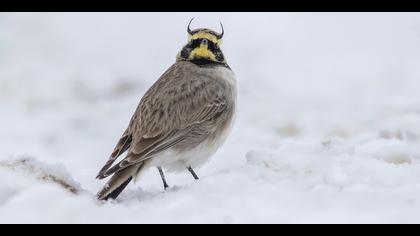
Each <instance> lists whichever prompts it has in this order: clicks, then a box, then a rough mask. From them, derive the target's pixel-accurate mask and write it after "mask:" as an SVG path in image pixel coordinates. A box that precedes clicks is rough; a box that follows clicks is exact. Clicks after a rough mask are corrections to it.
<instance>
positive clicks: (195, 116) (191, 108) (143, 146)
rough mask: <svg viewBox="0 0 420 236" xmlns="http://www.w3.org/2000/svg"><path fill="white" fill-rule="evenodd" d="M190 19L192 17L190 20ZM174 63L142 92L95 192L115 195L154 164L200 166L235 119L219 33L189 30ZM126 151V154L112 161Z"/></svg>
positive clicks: (233, 83)
mask: <svg viewBox="0 0 420 236" xmlns="http://www.w3.org/2000/svg"><path fill="white" fill-rule="evenodd" d="M191 21H192V20H191ZM191 21H190V23H189V24H188V28H187V31H188V43H187V44H186V45H185V46H184V47H183V48H182V50H181V51H180V52H179V53H178V55H177V57H176V62H175V64H173V65H172V66H171V67H170V68H169V69H168V70H167V71H166V72H165V73H164V74H163V75H162V76H161V77H160V78H159V80H157V81H156V82H155V83H154V84H153V85H152V87H151V88H150V89H149V90H148V91H147V92H146V93H145V95H144V96H143V98H142V99H141V101H140V104H139V105H138V107H137V110H136V111H135V113H134V115H133V117H132V118H131V121H130V123H129V125H128V128H127V129H126V130H125V132H124V134H123V135H122V137H121V139H120V140H119V141H118V143H117V145H116V147H115V149H114V151H113V153H112V154H111V157H110V158H109V160H108V161H107V163H106V164H105V166H104V167H103V168H102V169H101V171H100V172H99V174H98V176H97V178H99V179H103V178H106V177H108V176H111V175H112V177H111V179H110V180H109V181H108V182H107V183H106V185H105V186H104V187H103V189H102V190H100V191H99V193H98V198H99V199H100V200H107V199H109V198H111V199H115V198H117V197H118V195H119V194H120V193H121V192H122V190H123V189H124V188H125V187H126V186H127V185H128V184H129V182H130V181H131V180H132V179H133V178H136V177H137V176H138V175H140V174H141V172H143V171H145V170H146V169H148V168H150V167H157V168H158V170H159V173H160V175H161V177H162V181H163V184H164V187H165V189H166V188H167V187H168V185H167V183H166V180H165V176H164V173H163V169H164V170H166V171H183V170H188V171H189V172H191V174H192V175H193V177H194V178H195V179H196V180H197V179H198V176H197V174H196V173H195V172H194V170H193V168H197V167H200V166H201V165H203V164H204V163H205V162H206V161H207V160H208V159H209V158H210V157H211V156H212V155H213V154H214V153H215V152H216V150H217V149H218V148H219V147H220V146H221V145H222V143H223V142H224V141H225V139H226V137H227V135H228V133H229V131H230V129H231V127H232V123H233V120H234V116H235V108H236V79H235V75H234V73H233V72H232V70H231V69H230V67H229V66H228V64H227V62H226V59H225V57H224V55H223V53H222V51H221V49H220V44H221V43H222V37H223V34H224V30H223V25H222V24H220V25H221V27H222V33H220V34H219V33H216V32H215V31H213V30H210V29H204V28H201V29H196V30H191V29H190V25H191ZM126 151H127V154H126V157H125V158H124V159H122V160H121V161H119V162H118V163H117V164H115V165H113V163H114V162H115V161H116V159H117V158H118V157H119V156H120V155H121V154H123V153H124V152H126Z"/></svg>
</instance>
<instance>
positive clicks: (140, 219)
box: [0, 13, 420, 223]
mask: <svg viewBox="0 0 420 236" xmlns="http://www.w3.org/2000/svg"><path fill="white" fill-rule="evenodd" d="M192 17H196V19H195V21H194V22H193V24H192V27H193V28H198V27H208V28H213V29H215V30H217V31H219V30H220V28H219V21H222V22H223V25H224V27H225V37H224V43H223V45H222V50H223V51H224V54H225V55H226V57H227V60H228V63H229V64H230V66H231V67H232V69H233V70H234V71H235V73H236V74H237V77H238V83H239V114H238V116H237V120H236V124H235V126H234V129H233V131H232V134H231V135H230V137H229V138H228V140H227V143H226V144H225V145H224V146H223V148H222V149H220V150H219V151H218V152H217V154H216V155H215V156H214V158H213V159H212V160H211V161H210V162H209V163H208V164H207V165H205V166H204V167H203V168H201V169H200V170H198V171H197V172H198V174H199V175H200V177H201V180H200V181H199V182H195V181H194V180H193V179H192V178H191V176H189V173H187V172H185V174H168V175H167V178H168V182H169V184H170V185H171V189H169V190H168V191H167V192H164V191H163V189H162V185H161V182H160V177H159V174H158V172H157V171H156V170H150V171H149V172H147V173H146V174H145V176H144V177H143V178H142V179H140V180H139V182H138V183H137V184H131V185H130V186H129V187H128V189H127V191H126V192H124V193H123V194H122V196H121V199H119V200H118V201H117V202H112V203H105V204H100V203H98V202H97V201H96V200H95V198H94V194H95V193H96V192H97V191H98V189H99V188H100V187H102V185H103V184H104V181H98V180H96V179H95V176H96V174H97V172H98V171H99V169H100V167H101V166H102V165H103V164H104V163H105V161H106V159H107V158H108V156H109V154H110V153H111V151H112V149H113V147H114V145H115V143H116V142H117V140H118V138H119V137H120V135H121V134H122V132H123V131H124V129H125V128H126V125H127V123H128V121H129V119H130V118H131V115H132V113H133V112H134V110H135V108H136V106H137V104H138V102H139V100H140V98H141V97H142V95H143V93H144V92H145V91H146V90H147V89H148V88H149V86H151V85H152V83H153V82H154V81H155V80H157V78H158V77H159V76H160V75H161V74H162V73H163V72H164V71H165V70H166V69H167V68H168V67H169V66H170V65H171V64H172V63H173V62H174V61H175V55H176V54H177V53H178V51H179V50H180V49H181V47H182V46H183V45H184V44H185V43H186V40H187V33H186V26H187V24H188V21H189V20H190V19H191V18H192ZM0 117H1V120H0V121H1V122H0V223H22V222H25V223H37V222H44V223H106V222H110V223H420V14H419V13H272V14H254V13H235V14H230V13H173V14H171V13H0ZM22 158H24V159H25V160H26V159H27V160H28V161H27V162H29V163H31V166H30V167H22V166H20V167H19V166H16V165H14V164H13V163H15V162H16V160H20V159H22ZM27 162H26V163H27ZM44 172H45V173H53V174H56V175H60V176H63V178H64V179H67V180H69V181H72V182H73V183H75V185H78V186H79V187H81V188H82V190H81V193H80V194H78V195H72V194H71V193H69V192H68V191H65V190H64V189H63V188H62V187H60V186H59V185H57V184H54V183H51V181H45V180H48V179H46V178H44V177H42V173H44ZM40 173H41V174H40Z"/></svg>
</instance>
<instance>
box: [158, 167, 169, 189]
mask: <svg viewBox="0 0 420 236" xmlns="http://www.w3.org/2000/svg"><path fill="white" fill-rule="evenodd" d="M158 170H159V174H160V178H162V182H163V188H164V189H165V190H166V189H167V188H169V185H168V184H167V183H166V178H165V174H163V170H162V167H160V166H158Z"/></svg>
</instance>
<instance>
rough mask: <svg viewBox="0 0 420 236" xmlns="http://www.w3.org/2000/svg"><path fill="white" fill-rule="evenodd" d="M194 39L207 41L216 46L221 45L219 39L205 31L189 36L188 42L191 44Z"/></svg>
mask: <svg viewBox="0 0 420 236" xmlns="http://www.w3.org/2000/svg"><path fill="white" fill-rule="evenodd" d="M194 39H207V40H209V41H211V42H213V43H214V44H217V45H220V44H222V40H221V39H217V37H216V36H215V35H213V34H210V33H208V32H205V31H200V32H197V33H195V34H193V35H189V37H188V42H191V41H192V40H194Z"/></svg>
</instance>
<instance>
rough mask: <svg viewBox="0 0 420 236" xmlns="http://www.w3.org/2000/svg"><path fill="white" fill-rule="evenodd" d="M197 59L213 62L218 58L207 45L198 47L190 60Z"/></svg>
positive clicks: (192, 52)
mask: <svg viewBox="0 0 420 236" xmlns="http://www.w3.org/2000/svg"><path fill="white" fill-rule="evenodd" d="M197 58H206V59H210V60H212V61H216V56H215V55H214V54H213V52H212V51H210V49H209V47H208V45H207V44H201V45H200V46H199V47H196V48H194V49H193V50H192V51H191V54H190V57H189V59H190V60H193V59H197Z"/></svg>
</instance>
